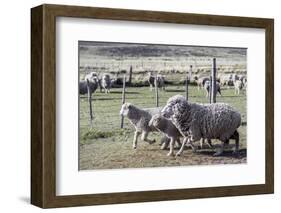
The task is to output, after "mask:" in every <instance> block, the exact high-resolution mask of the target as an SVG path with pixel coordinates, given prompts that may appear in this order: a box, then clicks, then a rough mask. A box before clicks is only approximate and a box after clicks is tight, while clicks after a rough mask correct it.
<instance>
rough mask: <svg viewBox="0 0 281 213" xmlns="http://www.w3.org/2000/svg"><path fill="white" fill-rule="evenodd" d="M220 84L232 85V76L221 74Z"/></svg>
mask: <svg viewBox="0 0 281 213" xmlns="http://www.w3.org/2000/svg"><path fill="white" fill-rule="evenodd" d="M220 84H221V86H228V87H230V86H234V81H233V78H232V74H230V75H229V74H228V75H221V77H220Z"/></svg>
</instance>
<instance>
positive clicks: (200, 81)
mask: <svg viewBox="0 0 281 213" xmlns="http://www.w3.org/2000/svg"><path fill="white" fill-rule="evenodd" d="M206 81H210V78H208V77H201V78H198V79H197V80H196V83H197V89H198V90H200V88H202V89H203V88H204V85H205V83H206Z"/></svg>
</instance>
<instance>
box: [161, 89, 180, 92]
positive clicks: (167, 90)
mask: <svg viewBox="0 0 281 213" xmlns="http://www.w3.org/2000/svg"><path fill="white" fill-rule="evenodd" d="M165 92H185V90H183V89H166V90H165Z"/></svg>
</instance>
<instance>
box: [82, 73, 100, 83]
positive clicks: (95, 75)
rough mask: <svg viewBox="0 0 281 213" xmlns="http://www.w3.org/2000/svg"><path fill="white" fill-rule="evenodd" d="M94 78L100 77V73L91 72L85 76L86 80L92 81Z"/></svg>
mask: <svg viewBox="0 0 281 213" xmlns="http://www.w3.org/2000/svg"><path fill="white" fill-rule="evenodd" d="M93 78H98V74H97V73H96V72H90V73H89V74H87V75H86V76H85V78H84V80H85V81H87V79H88V80H89V81H91V80H92V79H93Z"/></svg>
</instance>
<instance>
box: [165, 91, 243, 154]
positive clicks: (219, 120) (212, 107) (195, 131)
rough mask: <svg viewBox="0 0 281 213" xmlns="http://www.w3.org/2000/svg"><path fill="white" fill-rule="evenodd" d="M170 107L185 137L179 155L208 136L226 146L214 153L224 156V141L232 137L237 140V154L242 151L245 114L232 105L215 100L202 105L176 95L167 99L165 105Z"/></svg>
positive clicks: (226, 141) (176, 123)
mask: <svg viewBox="0 0 281 213" xmlns="http://www.w3.org/2000/svg"><path fill="white" fill-rule="evenodd" d="M168 106H169V108H170V113H171V114H172V122H173V123H174V125H175V126H176V127H177V129H178V130H179V131H180V133H181V134H182V135H183V136H184V140H183V142H182V147H181V149H180V150H179V151H178V153H177V155H181V153H182V152H183V149H184V146H185V144H186V143H188V144H189V145H191V147H192V148H193V150H195V147H194V146H193V142H195V141H198V140H200V139H201V138H204V139H219V140H220V141H222V146H221V149H220V150H219V151H217V152H216V153H215V154H214V155H215V156H217V155H221V154H222V153H223V150H224V144H225V143H228V142H229V139H235V153H237V152H238V150H239V133H238V131H237V129H238V127H239V126H240V125H241V115H240V113H239V112H238V111H236V110H234V109H233V108H232V107H231V106H229V105H228V104H224V103H214V104H207V105H201V104H196V103H188V102H187V101H186V100H185V99H184V97H183V96H179V95H178V96H174V97H172V98H170V99H169V100H168V102H167V105H166V106H165V108H166V109H167V107H168Z"/></svg>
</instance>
